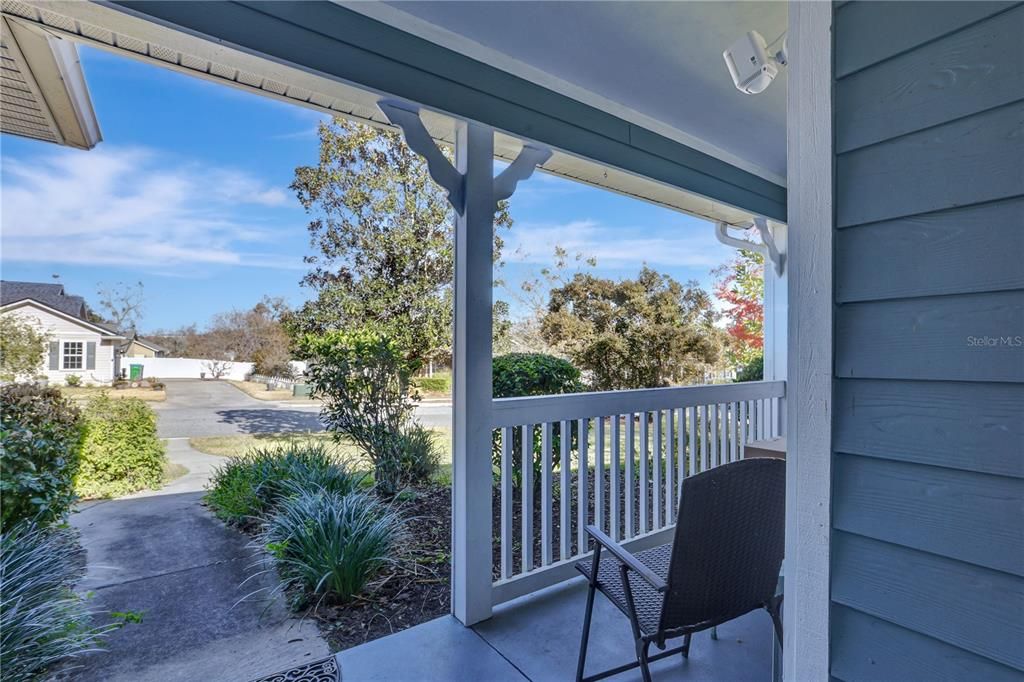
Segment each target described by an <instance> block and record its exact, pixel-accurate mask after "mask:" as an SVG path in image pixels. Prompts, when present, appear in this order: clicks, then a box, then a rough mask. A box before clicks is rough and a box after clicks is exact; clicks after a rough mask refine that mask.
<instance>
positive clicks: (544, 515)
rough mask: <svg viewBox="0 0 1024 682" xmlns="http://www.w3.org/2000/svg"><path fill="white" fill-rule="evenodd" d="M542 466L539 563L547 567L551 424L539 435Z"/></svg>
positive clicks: (551, 502)
mask: <svg viewBox="0 0 1024 682" xmlns="http://www.w3.org/2000/svg"><path fill="white" fill-rule="evenodd" d="M540 450H541V454H542V457H543V464H542V465H541V469H540V562H541V565H542V566H547V565H548V564H550V563H551V560H552V551H553V550H552V547H551V544H552V540H553V538H552V537H551V535H552V525H553V524H552V518H551V514H552V509H551V508H552V507H553V506H554V500H553V496H554V495H553V493H554V490H553V488H554V481H553V480H552V475H551V468H552V464H551V457H552V455H551V422H544V425H543V426H542V427H541V433H540Z"/></svg>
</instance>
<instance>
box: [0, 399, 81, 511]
mask: <svg viewBox="0 0 1024 682" xmlns="http://www.w3.org/2000/svg"><path fill="white" fill-rule="evenodd" d="M0 442H2V444H3V445H2V447H0V496H2V498H3V504H2V506H0V510H2V511H0V530H6V529H7V528H9V527H10V526H12V525H13V524H14V523H17V522H18V521H21V520H23V519H30V518H31V519H36V520H37V521H38V522H39V523H41V524H44V525H45V524H49V523H53V522H55V521H59V520H62V519H63V518H64V517H65V516H67V514H68V512H69V511H70V510H71V507H72V505H73V504H74V503H75V488H74V477H75V473H76V471H77V470H78V461H79V451H80V448H81V442H82V420H81V415H80V413H79V410H78V408H77V407H75V406H74V404H73V403H72V402H71V401H69V400H68V399H67V398H65V397H64V396H62V395H61V392H60V391H59V390H58V389H56V388H42V387H39V386H36V385H34V384H8V385H6V386H4V387H3V388H2V389H0Z"/></svg>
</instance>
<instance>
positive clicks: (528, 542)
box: [519, 424, 533, 573]
mask: <svg viewBox="0 0 1024 682" xmlns="http://www.w3.org/2000/svg"><path fill="white" fill-rule="evenodd" d="M521 435H522V442H523V462H522V467H523V468H522V470H521V471H522V475H521V477H520V481H519V485H520V488H521V489H520V491H519V492H520V495H521V496H522V507H520V509H519V515H520V517H521V520H522V525H523V537H522V548H521V550H520V551H521V552H522V554H523V559H522V564H523V573H526V572H527V571H530V570H532V569H533V424H526V425H525V426H523V427H522V432H521Z"/></svg>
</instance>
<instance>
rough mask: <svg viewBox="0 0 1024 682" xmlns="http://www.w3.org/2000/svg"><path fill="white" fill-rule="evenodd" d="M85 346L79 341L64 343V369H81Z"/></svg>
mask: <svg viewBox="0 0 1024 682" xmlns="http://www.w3.org/2000/svg"><path fill="white" fill-rule="evenodd" d="M84 346H85V344H84V343H82V342H81V341H65V342H64V364H63V365H62V367H63V368H64V369H82V358H83V357H84V356H85V351H84V350H83V349H84Z"/></svg>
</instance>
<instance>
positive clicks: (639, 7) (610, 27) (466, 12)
mask: <svg viewBox="0 0 1024 682" xmlns="http://www.w3.org/2000/svg"><path fill="white" fill-rule="evenodd" d="M342 4H344V5H346V6H347V7H349V8H351V9H353V10H355V11H358V12H361V13H363V14H366V15H368V16H372V17H373V18H375V19H377V20H378V21H383V22H385V23H388V24H391V25H393V26H395V27H396V28H399V29H401V30H404V31H407V32H409V33H413V34H415V35H418V36H419V37H421V38H424V39H426V40H430V41H432V42H435V43H437V44H440V45H443V46H444V47H447V48H448V49H451V50H454V51H456V52H460V53H462V54H465V55H466V56H469V57H473V58H474V59H478V60H480V61H484V62H487V63H489V64H491V65H493V66H497V67H498V68H500V69H502V70H504V71H508V72H510V73H513V74H515V75H517V76H519V77H521V78H524V79H526V80H530V81H532V82H535V83H537V84H538V85H542V86H544V87H547V88H550V89H552V90H555V91H556V92H560V93H562V94H565V95H567V96H570V97H572V98H574V99H577V100H579V101H582V102H585V103H587V104H590V105H592V106H595V107H597V108H599V109H602V110H605V111H608V112H609V113H613V114H615V115H617V116H620V117H621V118H623V119H626V120H630V121H632V122H634V123H637V124H638V125H642V126H644V127H646V128H649V129H652V130H655V131H656V132H658V133H660V134H662V135H665V136H666V137H669V138H672V139H676V140H677V141H679V142H682V143H683V144H686V145H688V146H690V147H693V148H695V149H699V150H700V151H703V152H705V153H707V154H710V155H711V156H715V157H717V158H720V159H722V160H723V161H727V162H729V163H731V164H733V165H735V166H738V167H740V168H743V169H744V170H748V171H750V172H752V173H755V174H757V175H760V176H761V177H764V178H766V179H768V180H771V181H773V182H776V183H778V184H782V185H784V184H785V176H786V71H785V69H783V70H782V71H781V73H780V74H779V76H778V77H777V78H776V81H775V83H773V84H772V86H771V87H769V88H768V89H767V90H766V91H765V92H763V93H761V94H760V95H756V96H750V95H744V94H742V93H740V92H739V91H738V90H736V88H735V87H734V86H733V84H732V79H731V78H730V77H729V73H728V71H727V70H726V67H725V63H724V61H723V60H722V50H724V49H725V48H726V47H727V46H729V45H730V44H732V43H733V41H735V40H736V39H737V38H738V37H740V36H742V35H743V34H744V33H745V32H746V31H748V30H752V29H753V30H757V31H759V32H760V33H761V34H762V35H764V37H765V38H766V39H767V40H769V41H772V40H774V39H775V38H776V37H777V36H780V35H782V33H783V32H784V31H785V30H786V26H787V3H786V2H778V1H776V2H564V1H541V2H509V1H507V0H498V1H490V0H487V1H480V0H471V1H469V2H444V1H437V0H415V1H409V0H397V1H396V0H388V1H387V2H383V3H381V2H372V3H371V2H362V1H355V2H345V3H342Z"/></svg>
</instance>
